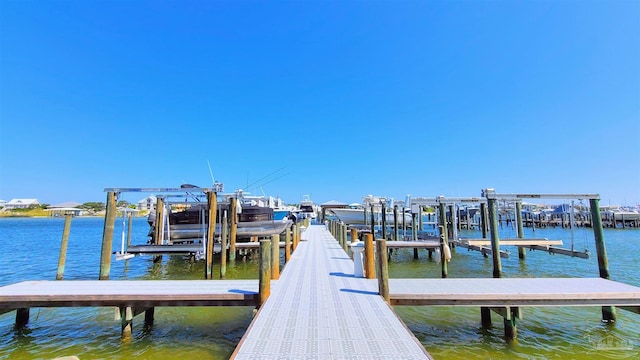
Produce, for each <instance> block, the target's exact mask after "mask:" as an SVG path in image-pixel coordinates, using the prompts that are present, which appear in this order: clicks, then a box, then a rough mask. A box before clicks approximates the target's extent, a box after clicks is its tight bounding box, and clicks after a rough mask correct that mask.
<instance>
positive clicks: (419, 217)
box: [418, 205, 424, 231]
mask: <svg viewBox="0 0 640 360" xmlns="http://www.w3.org/2000/svg"><path fill="white" fill-rule="evenodd" d="M423 210H424V206H422V205H418V224H419V227H418V229H420V231H423V230H424V220H423V219H422V212H423Z"/></svg>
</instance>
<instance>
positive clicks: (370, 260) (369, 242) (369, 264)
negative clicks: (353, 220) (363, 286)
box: [364, 233, 376, 279]
mask: <svg viewBox="0 0 640 360" xmlns="http://www.w3.org/2000/svg"><path fill="white" fill-rule="evenodd" d="M374 256H375V255H374V251H373V234H371V233H365V234H364V274H365V276H366V277H367V279H375V278H376V272H375V265H374V259H375V257H374Z"/></svg>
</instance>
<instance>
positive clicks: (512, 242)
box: [460, 239, 562, 246]
mask: <svg viewBox="0 0 640 360" xmlns="http://www.w3.org/2000/svg"><path fill="white" fill-rule="evenodd" d="M460 242H461V243H463V244H467V245H475V246H491V240H472V239H460ZM500 245H504V246H531V245H538V246H552V245H562V240H547V239H500Z"/></svg>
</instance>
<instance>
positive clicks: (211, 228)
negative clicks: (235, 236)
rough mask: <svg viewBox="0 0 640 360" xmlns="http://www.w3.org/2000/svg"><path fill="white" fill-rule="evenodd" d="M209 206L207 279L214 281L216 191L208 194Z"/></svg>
mask: <svg viewBox="0 0 640 360" xmlns="http://www.w3.org/2000/svg"><path fill="white" fill-rule="evenodd" d="M207 204H208V206H209V225H208V227H207V254H206V257H205V258H206V261H207V264H206V266H205V279H213V243H214V241H215V239H216V215H217V211H218V194H217V193H216V192H215V191H208V192H207Z"/></svg>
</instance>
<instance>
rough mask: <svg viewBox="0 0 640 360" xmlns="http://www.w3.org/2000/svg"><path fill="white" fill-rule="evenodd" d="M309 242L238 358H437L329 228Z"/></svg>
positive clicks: (312, 233)
mask: <svg viewBox="0 0 640 360" xmlns="http://www.w3.org/2000/svg"><path fill="white" fill-rule="evenodd" d="M302 239H303V241H302V242H300V243H299V244H298V247H297V248H296V251H295V252H294V253H293V254H292V256H291V260H290V261H289V262H288V263H287V265H286V267H285V268H284V270H283V272H282V274H281V277H280V279H279V280H278V283H277V285H275V286H274V287H273V289H272V292H271V296H270V297H269V299H268V300H267V301H266V303H265V304H264V305H263V306H262V308H261V309H260V310H259V312H258V314H257V316H256V318H255V319H254V320H253V322H252V323H251V325H250V327H249V329H248V330H247V332H246V333H245V336H244V337H243V338H242V340H241V341H240V344H239V345H238V347H237V348H236V351H235V352H234V354H233V355H232V358H235V359H430V358H431V357H430V355H429V354H428V353H427V352H426V350H425V349H424V347H423V346H422V345H421V344H420V342H419V341H418V340H417V339H416V338H415V336H414V335H413V333H411V331H410V330H409V329H407V328H406V327H405V325H404V323H403V322H402V321H401V320H400V319H399V318H398V317H397V316H396V315H395V313H394V312H393V310H392V309H391V307H390V306H389V305H387V304H386V303H385V302H384V300H383V299H382V297H380V296H379V295H378V289H377V282H376V281H375V280H367V279H364V278H354V277H353V261H352V260H351V259H350V258H349V256H348V255H347V254H346V253H345V252H344V250H343V249H342V248H341V247H340V245H339V244H338V243H337V241H336V240H335V239H334V238H333V237H332V236H331V235H330V233H329V232H328V231H327V230H326V229H325V228H324V226H318V225H314V226H310V227H309V228H308V229H307V230H306V231H305V232H304V233H303V235H302ZM304 240H306V241H304Z"/></svg>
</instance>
